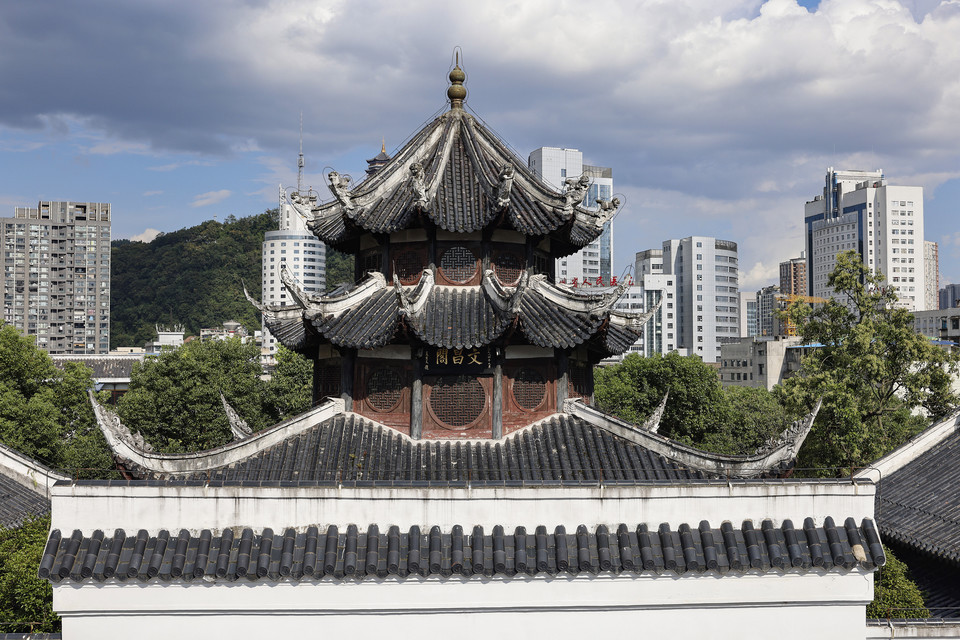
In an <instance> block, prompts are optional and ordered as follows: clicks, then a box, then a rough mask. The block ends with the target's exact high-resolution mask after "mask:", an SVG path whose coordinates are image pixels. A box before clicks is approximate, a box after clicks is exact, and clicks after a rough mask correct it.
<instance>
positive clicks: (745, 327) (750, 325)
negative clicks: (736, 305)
mask: <svg viewBox="0 0 960 640" xmlns="http://www.w3.org/2000/svg"><path fill="white" fill-rule="evenodd" d="M758 335H760V316H759V315H758V313H757V294H756V293H754V292H753V291H741V292H740V337H742V338H746V337H751V336H758Z"/></svg>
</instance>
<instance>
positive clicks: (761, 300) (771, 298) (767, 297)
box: [757, 284, 780, 336]
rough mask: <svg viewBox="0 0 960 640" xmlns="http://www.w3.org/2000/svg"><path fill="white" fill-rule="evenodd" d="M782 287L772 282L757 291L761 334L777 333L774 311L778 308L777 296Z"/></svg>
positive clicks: (758, 324) (770, 334) (758, 320)
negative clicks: (775, 330)
mask: <svg viewBox="0 0 960 640" xmlns="http://www.w3.org/2000/svg"><path fill="white" fill-rule="evenodd" d="M779 294H780V287H778V286H777V285H775V284H772V285H770V286H768V287H764V288H763V289H760V291H757V326H758V328H759V329H760V335H761V336H772V335H775V332H774V325H775V324H776V322H775V321H774V320H775V319H774V317H773V312H774V311H775V310H776V309H777V308H778V305H777V297H778V296H779Z"/></svg>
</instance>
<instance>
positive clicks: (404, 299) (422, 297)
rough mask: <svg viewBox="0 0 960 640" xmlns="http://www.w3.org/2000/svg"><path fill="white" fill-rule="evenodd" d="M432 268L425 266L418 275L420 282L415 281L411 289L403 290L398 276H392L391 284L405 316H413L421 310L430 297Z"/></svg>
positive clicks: (432, 278) (432, 283)
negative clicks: (414, 285) (415, 283)
mask: <svg viewBox="0 0 960 640" xmlns="http://www.w3.org/2000/svg"><path fill="white" fill-rule="evenodd" d="M434 282H435V280H434V276H433V269H430V268H426V269H424V270H423V274H422V275H421V276H420V282H418V283H417V286H416V288H414V289H413V291H409V292H408V291H405V290H404V288H403V285H401V284H400V278H394V281H393V286H394V287H395V288H396V290H397V297H398V298H399V299H400V309H401V310H402V312H403V313H404V314H406V316H407V317H413V316H415V315H417V314H418V313H420V311H421V310H423V307H424V305H426V304H427V300H429V299H430V291H432V290H433V285H434Z"/></svg>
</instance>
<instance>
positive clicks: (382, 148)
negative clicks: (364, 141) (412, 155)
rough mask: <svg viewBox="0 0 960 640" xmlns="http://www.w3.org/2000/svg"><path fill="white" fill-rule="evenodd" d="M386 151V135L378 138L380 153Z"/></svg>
mask: <svg viewBox="0 0 960 640" xmlns="http://www.w3.org/2000/svg"><path fill="white" fill-rule="evenodd" d="M386 152H387V138H386V136H384V137H382V138H380V153H386Z"/></svg>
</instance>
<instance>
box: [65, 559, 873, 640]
mask: <svg viewBox="0 0 960 640" xmlns="http://www.w3.org/2000/svg"><path fill="white" fill-rule="evenodd" d="M131 587H133V588H131ZM53 591H54V609H55V610H56V611H57V612H58V613H59V614H60V615H61V616H62V618H63V637H64V638H67V639H68V640H85V639H88V638H89V639H93V638H97V639H99V638H104V637H127V636H130V635H136V637H137V638H139V639H142V640H150V639H152V638H171V637H194V638H196V637H209V638H225V637H246V638H249V637H301V636H303V635H304V631H305V630H307V629H315V630H317V633H319V632H320V631H321V630H322V635H323V636H324V637H354V638H375V637H385V638H386V637H420V638H439V637H447V636H455V637H457V638H461V639H472V638H477V639H481V638H483V639H484V640H486V639H489V638H497V637H501V636H502V635H504V633H505V630H508V629H509V635H510V636H512V637H533V636H536V637H548V638H557V639H561V638H577V639H578V640H579V639H582V638H591V637H596V636H597V635H598V633H600V632H601V631H600V630H602V629H608V630H618V631H619V632H620V633H625V632H627V630H630V629H633V630H636V632H637V633H639V634H640V635H642V636H643V637H651V638H667V637H670V638H699V637H704V638H707V637H708V638H711V639H712V640H728V639H729V640H742V638H744V637H745V635H757V634H759V635H765V634H766V635H769V634H770V633H774V634H775V635H776V637H777V639H778V640H793V639H796V640H807V639H809V638H844V639H851V638H864V637H865V624H864V606H865V605H866V603H867V602H869V601H870V600H871V599H872V597H873V577H872V575H871V573H870V572H865V571H861V570H852V571H850V572H846V573H842V574H835V573H831V574H827V573H821V572H818V571H810V572H807V573H802V574H800V573H797V574H794V573H789V574H781V573H778V572H769V573H766V574H757V573H747V574H744V575H736V576H733V575H726V576H720V575H719V574H716V573H712V572H707V573H704V574H685V575H683V576H677V575H674V574H663V575H655V574H650V575H646V574H645V575H640V576H635V575H631V574H620V575H614V574H603V575H599V576H594V575H579V576H576V577H572V576H564V577H558V578H549V577H536V578H531V577H514V578H502V579H498V578H492V579H478V578H473V579H469V578H462V577H459V576H456V577H451V578H449V579H434V578H430V579H406V580H393V579H384V580H375V581H374V580H369V581H363V582H354V581H349V580H347V581H334V580H331V579H323V580H319V581H303V582H300V583H294V582H290V581H279V582H273V581H266V582H257V583H249V582H245V581H244V582H240V581H238V582H226V581H224V582H220V581H216V580H214V581H209V582H206V581H204V582H200V583H197V584H183V583H163V582H159V581H154V582H150V583H146V584H143V583H134V584H131V583H129V582H128V583H127V584H123V583H120V582H117V581H112V582H108V583H103V584H84V585H83V586H79V587H78V586H76V585H73V584H57V585H54V588H53ZM764 630H765V631H764ZM774 630H775V631H774ZM871 637H877V636H871Z"/></svg>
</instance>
